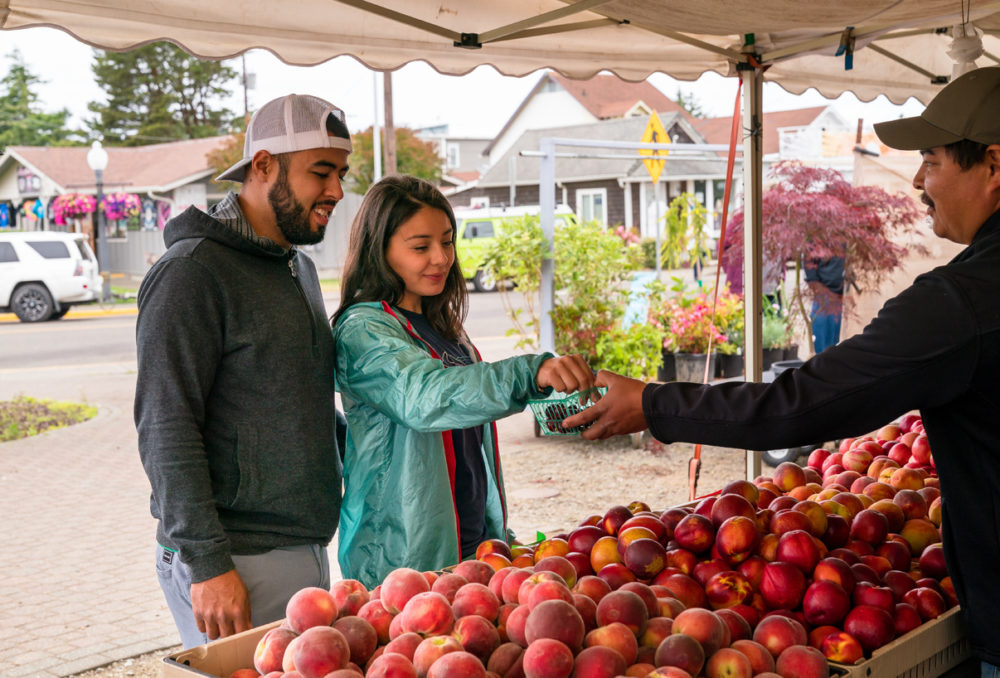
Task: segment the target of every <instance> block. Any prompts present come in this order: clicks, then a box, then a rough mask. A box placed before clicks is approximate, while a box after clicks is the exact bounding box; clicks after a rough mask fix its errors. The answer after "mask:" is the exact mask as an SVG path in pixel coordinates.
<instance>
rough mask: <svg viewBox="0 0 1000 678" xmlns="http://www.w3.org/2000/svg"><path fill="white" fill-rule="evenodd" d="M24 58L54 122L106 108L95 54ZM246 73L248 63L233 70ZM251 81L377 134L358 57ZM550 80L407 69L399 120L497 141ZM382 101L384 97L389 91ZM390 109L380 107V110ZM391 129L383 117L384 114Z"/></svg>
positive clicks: (79, 48) (64, 46)
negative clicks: (64, 112) (307, 97)
mask: <svg viewBox="0 0 1000 678" xmlns="http://www.w3.org/2000/svg"><path fill="white" fill-rule="evenodd" d="M15 48H16V49H18V50H20V51H21V54H22V55H23V56H24V58H25V61H26V62H27V64H28V66H29V69H30V71H31V72H32V73H33V74H34V75H36V76H38V77H40V78H41V79H42V80H44V81H45V84H44V85H43V86H42V88H41V89H40V91H39V92H38V93H39V96H40V100H41V104H42V109H43V110H45V111H48V112H51V111H55V110H59V109H61V108H68V109H69V110H70V112H71V114H72V116H73V123H74V124H75V125H80V126H82V125H81V121H82V119H83V117H84V116H86V115H87V103H88V102H89V101H94V100H99V99H101V98H102V94H101V90H100V89H99V88H98V87H97V85H96V84H95V83H94V79H93V74H92V73H91V69H90V66H91V62H92V53H93V51H92V49H91V48H90V47H88V46H87V45H84V44H83V43H80V42H78V41H77V40H75V39H74V38H73V37H71V36H70V35H68V34H66V33H64V32H62V31H59V30H56V29H51V28H30V29H23V30H8V31H0V56H2V57H3V59H2V62H0V72H2V73H6V72H7V70H8V68H9V62H8V60H7V58H6V56H7V55H8V54H10V52H11V51H12V50H14V49H15ZM230 65H231V66H233V67H234V68H236V69H237V70H241V69H242V64H241V60H240V59H234V60H232V61H230ZM246 66H247V71H248V72H250V73H253V74H254V75H255V77H256V87H255V88H254V89H252V90H249V92H248V94H247V99H248V103H249V108H250V110H251V111H253V110H254V109H255V108H256V107H258V106H260V105H261V104H263V103H265V102H267V101H269V100H271V99H273V98H275V97H278V96H281V95H283V94H287V93H289V92H297V93H301V94H316V95H318V96H322V97H323V98H325V99H327V100H329V101H330V102H332V103H333V104H335V105H337V106H339V107H341V108H343V109H344V111H345V112H346V113H347V121H348V125H349V127H350V129H351V130H352V131H359V130H362V129H365V128H367V127H368V126H370V125H371V124H372V120H373V112H374V111H375V110H376V104H375V96H374V93H375V91H376V88H375V82H374V80H375V78H374V77H373V75H372V72H371V71H369V70H368V69H367V68H366V67H365V66H363V65H362V64H360V63H359V62H358V61H355V60H354V59H352V58H350V57H338V58H337V59H333V60H331V61H329V62H327V63H325V64H322V65H319V66H312V67H308V68H306V67H295V66H288V65H286V64H283V63H281V61H279V60H278V59H277V58H276V57H274V56H273V55H271V54H270V53H269V52H265V51H261V50H255V51H252V52H250V53H248V54H247V55H246ZM540 74H541V72H536V73H533V74H531V75H527V76H524V77H522V78H512V77H507V76H502V75H500V74H499V73H497V71H496V70H494V69H493V68H492V67H489V66H481V67H479V68H477V69H476V70H474V71H473V72H472V73H470V74H468V75H465V76H461V77H459V76H447V75H441V74H439V73H437V72H436V71H434V70H433V69H432V68H431V67H430V66H427V65H426V64H423V63H413V64H409V65H407V66H404V67H403V68H401V69H400V70H398V71H396V72H395V74H394V75H393V110H394V119H395V123H396V125H397V126H407V127H425V126H429V125H436V124H444V123H447V124H449V125H450V130H451V133H452V134H454V135H458V136H471V137H489V138H492V137H493V136H494V135H495V134H496V133H497V132H499V130H500V128H501V127H502V126H503V124H504V123H505V122H506V121H507V119H508V118H509V117H510V116H511V114H513V112H514V110H515V109H516V108H517V106H518V105H519V104H520V102H521V100H522V99H523V98H524V96H525V95H526V94H527V93H528V92H529V91H530V90H531V88H532V86H533V85H534V84H535V83H536V82H537V81H538V78H539V77H540ZM650 81H651V82H652V83H653V84H654V85H656V86H657V87H659V88H660V89H661V90H662V91H663V92H664V93H665V94H666V95H667V96H669V97H675V96H676V95H677V90H678V87H680V88H681V89H682V90H683V91H684V93H685V95H688V94H693V95H694V96H695V98H696V99H697V101H698V103H699V104H700V105H701V107H702V109H703V110H705V112H706V113H707V114H709V115H711V116H728V115H730V114H731V113H732V110H733V97H734V96H735V94H736V81H735V80H734V79H729V78H722V77H720V76H717V75H715V74H714V73H710V74H707V75H705V76H703V77H702V78H701V79H700V80H699V81H697V82H696V83H691V82H680V83H679V82H678V81H676V80H674V79H672V78H670V77H668V76H665V75H663V74H656V75H654V76H652V77H651V78H650ZM378 92H379V95H381V81H379V85H378ZM829 101H830V100H827V99H825V98H823V97H822V96H820V95H819V94H818V93H817V92H816V91H815V90H809V92H807V93H805V94H803V95H801V96H796V95H791V94H789V93H787V92H785V91H784V90H783V89H781V88H780V87H779V86H777V85H773V84H770V83H767V84H765V85H764V104H763V105H764V110H765V111H772V110H784V109H790V108H803V107H806V106H817V105H823V104H824V103H829ZM243 102H244V97H243V89H242V87H237V88H236V90H235V91H234V92H233V94H232V96H231V97H230V98H229V100H227V101H226V102H225V103H226V105H227V106H228V107H229V108H230V109H231V110H233V111H235V112H242V111H243ZM837 106H838V108H839V109H841V110H842V112H844V113H845V114H846V115H848V116H849V117H863V118H864V119H865V121H866V123H871V122H878V121H880V120H887V119H890V118H895V117H899V116H901V115H916V114H918V113H919V112H920V111H921V110H923V106H922V105H921V104H920V103H919V102H916V101H915V100H913V99H911V100H909V102H907V103H906V104H904V105H903V106H895V105H893V104H891V103H889V102H888V101H887V100H885V98H884V97H879V98H878V99H876V100H875V101H874V102H872V103H869V104H861V103H859V102H858V101H857V99H856V98H855V97H854V96H853V95H852V94H845V95H843V96H842V97H841V98H840V99H839V100H837ZM380 107H381V101H380V102H379V110H380ZM380 121H381V112H380Z"/></svg>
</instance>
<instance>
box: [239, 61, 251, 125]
mask: <svg viewBox="0 0 1000 678" xmlns="http://www.w3.org/2000/svg"><path fill="white" fill-rule="evenodd" d="M240 61H242V63H243V115H244V117H246V116H247V115H249V114H250V101H249V98H248V97H247V55H246V53H245V52H244V53H243V54H241V55H240Z"/></svg>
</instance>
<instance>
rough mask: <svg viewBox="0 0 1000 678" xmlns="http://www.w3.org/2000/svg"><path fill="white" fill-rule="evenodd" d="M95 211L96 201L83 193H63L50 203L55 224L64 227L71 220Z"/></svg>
mask: <svg viewBox="0 0 1000 678" xmlns="http://www.w3.org/2000/svg"><path fill="white" fill-rule="evenodd" d="M96 209H97V200H95V199H94V196H92V195H85V194H83V193H64V194H63V195H59V196H56V199H55V200H54V201H53V203H52V215H53V219H54V220H55V222H56V223H57V224H60V225H65V224H67V223H69V222H70V221H71V220H73V219H79V218H80V217H83V216H86V215H88V214H92V213H93V212H94V211H95V210H96Z"/></svg>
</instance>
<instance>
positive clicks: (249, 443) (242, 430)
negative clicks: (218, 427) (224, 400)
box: [232, 424, 276, 510]
mask: <svg viewBox="0 0 1000 678" xmlns="http://www.w3.org/2000/svg"><path fill="white" fill-rule="evenodd" d="M267 453H268V451H267V450H264V449H262V445H261V440H260V434H259V432H258V430H257V427H256V426H253V425H252V424H237V425H236V465H237V471H238V474H239V482H238V484H237V487H236V496H235V497H234V498H233V503H232V508H235V509H243V510H247V509H251V510H260V509H261V508H262V506H261V504H263V503H265V502H267V501H268V499H269V498H270V496H271V495H273V494H274V485H275V480H276V479H275V478H274V475H275V471H274V469H273V468H269V467H270V466H271V464H269V463H268V460H267V456H266V455H267Z"/></svg>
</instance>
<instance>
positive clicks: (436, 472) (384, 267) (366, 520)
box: [332, 176, 593, 587]
mask: <svg viewBox="0 0 1000 678" xmlns="http://www.w3.org/2000/svg"><path fill="white" fill-rule="evenodd" d="M454 234H455V217H454V214H453V213H452V209H451V206H450V205H449V204H448V201H447V200H446V199H445V197H444V196H443V195H442V194H441V192H440V191H438V190H437V189H436V188H435V187H434V186H432V185H431V184H429V183H427V182H425V181H423V180H421V179H417V178H414V177H406V176H395V177H387V178H385V179H383V180H382V181H380V182H379V183H377V184H375V185H374V186H372V188H371V189H370V190H369V191H368V193H367V194H366V195H365V199H364V201H363V203H362V205H361V209H360V210H359V211H358V214H357V216H356V217H355V220H354V223H353V225H352V227H351V235H350V243H349V249H348V255H347V263H346V266H345V270H344V283H343V291H342V297H341V304H340V308H338V309H337V312H336V314H334V317H333V321H332V322H333V332H334V338H335V340H336V345H337V348H336V350H337V363H336V375H337V389H338V390H339V391H340V393H341V397H342V399H343V405H344V411H345V414H346V416H347V422H348V436H347V446H346V450H345V456H344V501H343V503H342V506H341V516H340V533H339V543H340V546H339V554H338V555H339V560H340V569H341V572H342V574H343V576H344V577H345V578H352V579H358V580H360V581H361V582H362V583H364V584H365V585H366V586H368V587H373V586H375V585H377V584H378V583H380V582H381V581H382V579H383V578H384V577H385V575H386V574H388V573H389V572H390V571H392V570H393V569H395V568H397V567H412V568H414V569H417V570H433V569H440V568H442V567H445V566H447V565H452V564H454V563H456V562H458V561H459V560H462V559H463V558H468V557H469V556H471V555H473V554H474V553H475V550H476V546H477V545H478V544H479V543H480V542H481V541H483V540H484V539H488V538H501V539H509V538H510V536H511V535H510V533H509V532H508V530H507V507H506V498H505V493H504V486H503V474H502V472H501V470H500V455H499V450H498V447H497V433H496V425H495V423H494V422H495V420H496V419H499V418H500V417H505V416H507V415H510V414H513V413H515V412H520V411H522V410H523V409H524V407H525V405H526V403H527V401H528V400H529V399H534V398H542V397H545V396H546V395H548V394H549V393H550V392H551V391H552V390H553V389H555V390H558V391H563V392H572V391H576V390H582V389H588V388H591V387H592V386H593V373H592V372H591V370H590V368H589V367H588V366H587V364H586V362H584V360H583V359H582V358H581V357H579V356H565V357H555V356H553V355H551V354H541V355H525V356H516V357H513V358H508V359H506V360H501V361H499V362H495V363H487V362H483V361H482V360H481V358H480V356H479V353H478V352H477V351H476V349H475V348H474V347H473V346H472V344H471V342H470V341H469V339H468V336H467V335H466V334H465V331H464V330H463V329H462V321H463V320H464V318H465V313H466V309H467V305H468V298H467V294H468V293H467V291H466V286H465V279H464V277H463V276H462V273H461V271H460V270H459V267H458V261H457V260H456V259H455V249H454V242H453V238H454Z"/></svg>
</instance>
